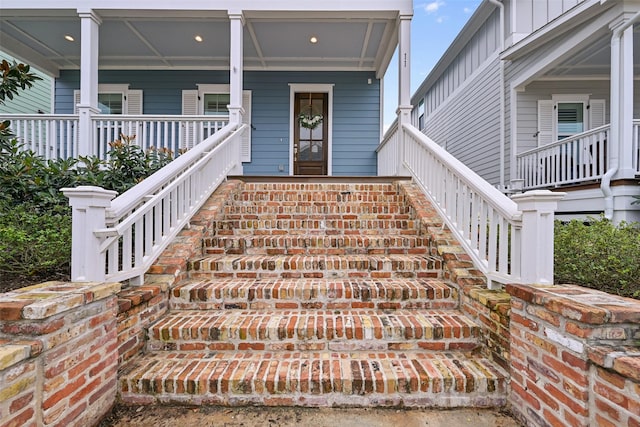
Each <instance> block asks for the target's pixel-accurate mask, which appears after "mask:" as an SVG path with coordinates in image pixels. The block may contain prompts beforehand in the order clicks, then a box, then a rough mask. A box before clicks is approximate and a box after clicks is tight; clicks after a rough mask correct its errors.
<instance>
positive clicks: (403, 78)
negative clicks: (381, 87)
mask: <svg viewBox="0 0 640 427" xmlns="http://www.w3.org/2000/svg"><path fill="white" fill-rule="evenodd" d="M411 18H412V15H401V16H400V24H399V29H398V110H397V111H396V114H397V115H398V138H399V141H398V143H399V144H398V149H399V153H398V161H399V163H398V166H397V168H396V171H397V174H398V175H409V172H408V171H407V169H406V168H405V167H404V157H405V150H406V149H405V133H404V124H405V123H411V110H412V107H411Z"/></svg>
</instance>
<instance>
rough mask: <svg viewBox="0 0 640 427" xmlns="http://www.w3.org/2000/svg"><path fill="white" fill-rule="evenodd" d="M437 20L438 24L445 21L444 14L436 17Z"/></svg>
mask: <svg viewBox="0 0 640 427" xmlns="http://www.w3.org/2000/svg"><path fill="white" fill-rule="evenodd" d="M436 22H437V23H438V24H442V23H443V22H444V18H443V17H442V16H438V17H437V18H436Z"/></svg>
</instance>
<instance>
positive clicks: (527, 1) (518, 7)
mask: <svg viewBox="0 0 640 427" xmlns="http://www.w3.org/2000/svg"><path fill="white" fill-rule="evenodd" d="M584 1H586V0H514V6H513V7H514V10H515V16H514V23H513V24H514V25H513V27H514V32H516V33H520V34H528V33H532V32H534V31H536V30H538V29H540V28H542V27H544V26H545V25H547V24H548V23H549V22H551V21H553V20H554V19H556V18H557V17H559V16H560V15H562V14H564V13H566V12H567V11H569V10H570V9H572V8H574V7H576V6H577V5H578V4H580V3H582V2H584Z"/></svg>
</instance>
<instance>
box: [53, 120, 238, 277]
mask: <svg viewBox="0 0 640 427" xmlns="http://www.w3.org/2000/svg"><path fill="white" fill-rule="evenodd" d="M245 131H246V125H242V126H241V127H237V125H235V124H229V125H227V126H225V127H223V128H222V129H219V130H218V131H217V132H216V133H215V134H213V135H212V136H210V137H209V138H207V139H206V140H205V141H204V142H202V143H201V144H199V145H198V146H196V147H195V148H194V149H192V150H189V151H188V152H187V153H185V154H183V155H181V156H180V157H178V158H177V159H176V160H174V161H173V162H171V163H170V164H169V165H167V166H165V167H164V168H162V169H161V170H160V171H158V172H156V173H155V174H153V175H152V176H150V177H148V178H147V179H145V180H144V181H142V182H141V183H140V184H138V185H136V186H135V187H133V188H132V189H130V190H128V191H126V192H125V193H123V194H122V195H120V196H118V197H117V198H116V199H114V200H113V201H112V202H111V204H110V205H108V206H106V207H104V208H103V209H105V211H104V212H103V213H102V215H103V217H104V218H105V220H104V223H105V227H104V228H101V229H93V228H87V227H85V229H84V230H83V231H82V233H84V234H80V235H76V234H75V233H76V229H75V228H74V235H73V244H72V260H71V266H72V272H73V276H72V278H71V279H72V281H86V280H89V281H104V280H109V281H122V280H127V279H130V280H131V282H132V283H133V284H140V283H142V281H143V279H144V274H145V272H146V271H147V269H148V268H149V267H150V266H151V265H152V264H153V262H154V261H155V260H156V259H157V258H158V257H159V256H160V254H161V253H162V251H163V250H164V249H165V248H166V247H167V245H168V244H169V243H170V242H171V240H172V239H173V238H174V237H175V236H176V235H177V234H178V232H180V230H181V229H182V228H183V227H184V226H185V225H186V224H187V223H188V222H189V220H190V219H191V217H192V216H193V215H194V214H195V213H196V212H197V211H198V209H200V207H201V206H202V204H203V203H204V202H205V201H206V200H207V199H208V198H209V196H210V195H211V194H212V193H213V191H214V190H215V189H216V188H217V187H218V186H219V185H220V183H222V182H223V181H224V180H225V179H226V177H227V175H228V174H229V172H230V171H236V172H237V171H238V168H241V157H240V152H241V150H240V148H241V142H242V141H241V140H242V133H243V132H245ZM83 190H85V191H83V192H81V195H82V196H83V197H85V198H86V197H87V196H86V194H85V193H86V189H83ZM63 191H64V193H65V195H67V196H68V197H69V198H70V204H71V205H72V206H75V205H81V203H79V202H77V201H75V199H74V197H75V193H74V191H75V190H74V189H63ZM96 191H97V192H98V193H99V194H102V192H104V190H102V189H99V188H98V189H96ZM80 214H83V213H81V212H80V213H79V215H80ZM75 215H76V210H74V221H75ZM83 215H86V214H83ZM87 240H89V241H91V244H87V243H86V242H87ZM96 242H97V246H98V247H99V255H96V254H95V253H94V252H93V251H87V249H86V248H87V246H88V247H93V248H95V247H96ZM87 259H88V260H89V261H90V262H87V261H86V260H87ZM96 260H98V261H100V262H101V264H98V265H96ZM74 265H75V266H83V267H82V268H85V269H86V271H83V270H81V269H80V270H78V269H77V268H76V269H74Z"/></svg>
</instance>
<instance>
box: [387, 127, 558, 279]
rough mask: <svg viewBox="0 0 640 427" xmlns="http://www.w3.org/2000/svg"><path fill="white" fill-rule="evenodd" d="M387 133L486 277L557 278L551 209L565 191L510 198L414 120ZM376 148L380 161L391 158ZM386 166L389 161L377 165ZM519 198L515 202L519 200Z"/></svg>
mask: <svg viewBox="0 0 640 427" xmlns="http://www.w3.org/2000/svg"><path fill="white" fill-rule="evenodd" d="M394 133H396V135H388V137H387V138H386V139H387V140H389V141H399V142H398V145H399V144H403V145H404V146H403V147H402V149H397V148H396V151H398V152H400V153H403V157H402V162H401V164H402V167H403V168H404V169H406V170H407V171H408V172H409V173H410V174H411V175H412V177H413V179H414V181H415V182H416V183H417V184H418V185H419V186H420V187H421V189H422V191H423V192H424V193H425V194H426V196H427V197H428V199H429V200H430V202H431V203H432V205H433V206H434V208H435V209H436V210H437V211H438V212H439V214H440V215H441V216H442V218H443V220H444V222H445V223H446V225H447V226H448V227H449V229H450V230H451V232H452V233H453V234H454V235H455V237H456V238H457V239H458V241H459V242H460V243H461V245H462V246H463V248H464V249H465V250H466V252H467V254H468V255H469V256H470V257H471V259H472V261H473V263H474V265H475V266H476V268H478V269H479V270H480V271H481V272H482V273H483V274H484V275H485V276H486V277H487V280H488V285H489V287H491V286H492V283H493V282H499V283H547V284H550V283H553V219H554V218H553V213H554V211H555V209H556V208H557V202H558V200H559V199H560V198H562V197H564V193H552V192H550V191H546V190H538V191H532V192H527V193H524V194H520V195H517V196H514V200H516V201H514V200H512V199H509V198H508V197H506V196H505V195H504V194H502V193H501V192H500V191H498V190H497V189H496V188H495V187H493V186H492V185H491V184H489V183H488V182H486V181H485V180H484V179H482V178H481V177H480V176H479V175H477V174H476V173H475V172H473V171H472V170H471V169H469V168H468V167H467V166H465V165H464V164H463V163H462V162H460V161H459V160H457V159H456V158H455V157H453V156H452V155H451V154H449V153H448V152H447V151H446V150H444V149H443V148H442V147H440V146H439V145H438V144H436V143H435V142H434V141H432V140H431V139H429V138H428V137H427V136H426V135H424V134H423V133H421V132H420V131H419V130H418V129H416V128H415V127H414V126H412V125H410V124H404V125H402V127H401V128H400V129H396V130H395V132H394ZM384 153H385V148H384V146H381V148H380V149H379V150H378V163H379V164H380V163H387V162H389V161H391V162H393V159H392V158H390V157H389V158H388V157H387V156H385V155H384ZM379 167H381V168H382V170H385V169H386V168H389V169H392V168H393V167H394V166H393V163H391V164H390V165H384V164H383V165H381V166H379ZM516 202H517V203H516Z"/></svg>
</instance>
